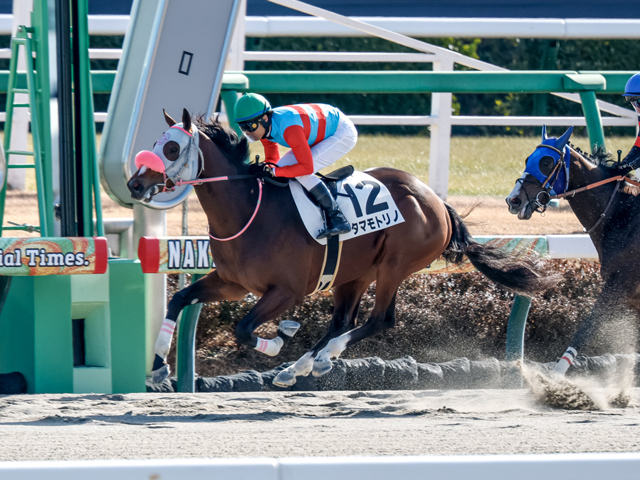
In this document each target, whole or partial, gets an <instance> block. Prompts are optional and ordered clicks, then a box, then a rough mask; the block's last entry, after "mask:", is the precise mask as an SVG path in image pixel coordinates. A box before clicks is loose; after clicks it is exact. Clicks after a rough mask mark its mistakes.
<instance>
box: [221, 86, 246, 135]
mask: <svg viewBox="0 0 640 480" xmlns="http://www.w3.org/2000/svg"><path fill="white" fill-rule="evenodd" d="M220 96H221V97H222V101H223V102H224V108H225V110H226V111H227V117H228V118H229V125H230V126H231V128H233V130H234V131H235V132H236V133H237V134H238V135H242V131H241V130H240V127H239V126H238V124H237V123H236V122H234V121H233V108H234V107H235V104H236V101H237V99H238V92H236V91H235V90H222V91H221V92H220Z"/></svg>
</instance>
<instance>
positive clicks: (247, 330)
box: [236, 286, 300, 356]
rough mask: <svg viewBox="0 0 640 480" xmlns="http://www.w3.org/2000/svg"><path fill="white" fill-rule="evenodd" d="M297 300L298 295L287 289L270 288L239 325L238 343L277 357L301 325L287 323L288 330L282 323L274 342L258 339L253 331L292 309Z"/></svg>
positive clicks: (237, 331) (237, 332)
mask: <svg viewBox="0 0 640 480" xmlns="http://www.w3.org/2000/svg"><path fill="white" fill-rule="evenodd" d="M296 300H297V297H296V295H295V294H294V293H293V292H291V291H290V290H288V289H286V288H283V287H279V286H273V287H271V288H269V289H268V290H267V291H266V292H265V294H264V295H263V296H262V298H260V300H258V303H256V305H255V306H254V307H253V308H252V309H251V311H250V312H249V313H248V314H247V315H246V316H245V317H244V318H243V319H242V320H240V323H238V325H237V327H236V339H237V340H238V343H240V344H243V345H249V346H250V347H253V348H255V349H256V350H258V351H259V352H262V353H264V354H266V355H269V356H275V355H277V354H278V353H279V352H280V349H281V348H282V346H283V345H284V342H285V341H287V340H288V339H290V338H291V337H292V336H293V334H294V333H295V332H296V331H297V330H298V327H299V326H300V325H298V324H297V323H296V322H291V321H289V322H287V324H288V325H287V327H288V328H286V329H283V328H282V326H283V325H282V324H283V323H284V322H280V327H279V328H278V336H277V337H276V338H274V339H272V340H266V339H264V338H258V337H256V336H255V335H254V334H253V331H254V330H255V329H256V328H258V327H259V326H260V325H262V324H263V323H265V322H267V321H269V320H271V319H273V318H275V317H277V316H278V315H280V314H282V313H284V312H286V311H287V310H289V309H290V308H292V307H293V306H294V305H295V304H296Z"/></svg>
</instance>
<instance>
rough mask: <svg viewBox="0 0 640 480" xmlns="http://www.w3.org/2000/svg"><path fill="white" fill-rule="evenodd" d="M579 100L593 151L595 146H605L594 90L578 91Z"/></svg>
mask: <svg viewBox="0 0 640 480" xmlns="http://www.w3.org/2000/svg"><path fill="white" fill-rule="evenodd" d="M580 100H582V111H583V112H584V117H585V119H586V120H587V131H588V132H589V142H590V143H591V151H592V152H593V151H595V149H596V147H602V148H606V145H605V141H604V130H603V128H602V118H601V117H600V109H599V108H598V104H597V99H596V94H595V93H594V92H580Z"/></svg>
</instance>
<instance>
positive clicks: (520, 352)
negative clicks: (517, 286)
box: [505, 295, 531, 388]
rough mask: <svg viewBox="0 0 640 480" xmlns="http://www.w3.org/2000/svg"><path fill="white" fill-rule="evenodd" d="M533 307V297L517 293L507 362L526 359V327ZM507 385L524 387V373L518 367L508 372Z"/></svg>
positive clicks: (510, 318)
mask: <svg viewBox="0 0 640 480" xmlns="http://www.w3.org/2000/svg"><path fill="white" fill-rule="evenodd" d="M530 308H531V298H529V297H525V296H523V295H516V298H515V299H514V300H513V306H512V307H511V314H510V315H509V323H508V324H507V351H506V355H505V360H506V361H507V362H517V361H520V362H522V361H523V360H524V329H525V326H526V324H527V316H528V315H529V309H530ZM505 386H506V387H510V388H522V375H521V374H520V372H519V370H518V368H517V367H515V366H514V367H512V368H510V370H509V371H508V372H507V374H506V382H505Z"/></svg>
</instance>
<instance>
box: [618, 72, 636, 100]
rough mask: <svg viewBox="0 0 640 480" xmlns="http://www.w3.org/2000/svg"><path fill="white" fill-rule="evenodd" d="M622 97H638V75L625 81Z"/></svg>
mask: <svg viewBox="0 0 640 480" xmlns="http://www.w3.org/2000/svg"><path fill="white" fill-rule="evenodd" d="M622 96H623V97H640V73H636V74H635V75H634V76H633V77H631V78H630V79H629V80H628V81H627V85H626V86H625V87H624V93H623V94H622Z"/></svg>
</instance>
